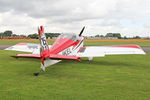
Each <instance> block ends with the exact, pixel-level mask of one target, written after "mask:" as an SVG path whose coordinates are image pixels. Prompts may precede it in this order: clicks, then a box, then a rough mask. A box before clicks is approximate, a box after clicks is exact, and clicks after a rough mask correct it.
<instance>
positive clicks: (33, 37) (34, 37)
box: [28, 33, 38, 39]
mask: <svg viewBox="0 0 150 100" xmlns="http://www.w3.org/2000/svg"><path fill="white" fill-rule="evenodd" d="M28 37H29V38H32V39H38V35H37V34H36V33H35V34H30V35H28Z"/></svg>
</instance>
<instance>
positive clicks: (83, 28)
mask: <svg viewBox="0 0 150 100" xmlns="http://www.w3.org/2000/svg"><path fill="white" fill-rule="evenodd" d="M84 29H85V26H84V27H83V28H82V30H81V32H80V34H79V36H81V35H82V33H83V31H84Z"/></svg>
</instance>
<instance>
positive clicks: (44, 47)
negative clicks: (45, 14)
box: [38, 26, 50, 65]
mask: <svg viewBox="0 0 150 100" xmlns="http://www.w3.org/2000/svg"><path fill="white" fill-rule="evenodd" d="M38 33H39V41H40V45H41V48H40V55H41V62H42V64H43V65H44V59H45V58H49V57H50V49H49V46H48V43H47V41H46V36H45V33H44V28H43V26H40V27H39V28H38Z"/></svg>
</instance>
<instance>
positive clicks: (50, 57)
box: [5, 26, 145, 75]
mask: <svg viewBox="0 0 150 100" xmlns="http://www.w3.org/2000/svg"><path fill="white" fill-rule="evenodd" d="M84 29H85V27H83V29H82V30H81V32H80V33H79V35H77V34H61V35H59V36H58V38H57V39H56V41H55V42H54V44H53V45H48V43H47V41H46V36H45V33H44V28H43V26H40V27H39V28H38V35H39V42H40V45H39V44H32V43H19V44H16V45H14V46H11V47H8V48H6V49H5V50H15V51H23V52H31V53H32V54H17V55H16V56H13V57H16V58H20V57H21V58H36V59H40V60H41V69H42V70H45V68H46V67H48V66H50V65H53V64H55V63H58V62H60V61H61V60H77V61H80V59H81V58H82V57H88V59H89V60H92V59H93V57H104V56H105V55H118V54H145V52H144V51H143V50H142V48H141V47H140V46H138V45H119V46H117V45H114V46H83V42H84V37H83V36H82V33H83V31H84ZM35 75H38V73H35Z"/></svg>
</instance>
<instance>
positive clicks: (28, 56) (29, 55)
mask: <svg viewBox="0 0 150 100" xmlns="http://www.w3.org/2000/svg"><path fill="white" fill-rule="evenodd" d="M12 57H15V58H36V59H40V58H41V57H40V54H17V55H16V56H12Z"/></svg>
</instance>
